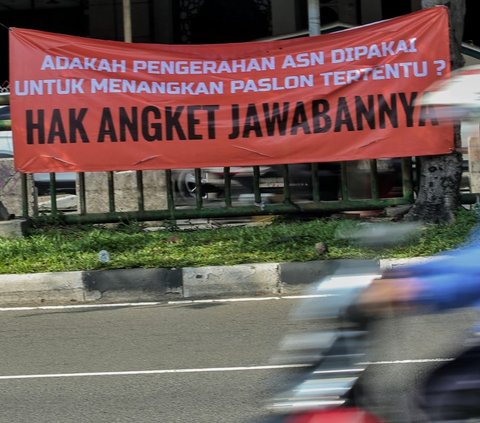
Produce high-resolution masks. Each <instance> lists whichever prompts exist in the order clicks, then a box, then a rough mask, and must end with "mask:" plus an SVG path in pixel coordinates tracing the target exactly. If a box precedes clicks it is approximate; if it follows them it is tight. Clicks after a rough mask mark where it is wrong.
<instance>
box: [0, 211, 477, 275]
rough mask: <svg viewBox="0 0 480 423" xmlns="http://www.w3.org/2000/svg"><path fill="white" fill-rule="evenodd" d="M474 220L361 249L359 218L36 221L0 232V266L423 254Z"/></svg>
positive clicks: (60, 267)
mask: <svg viewBox="0 0 480 423" xmlns="http://www.w3.org/2000/svg"><path fill="white" fill-rule="evenodd" d="M476 220H477V215H476V214H475V213H474V212H473V211H466V210H461V211H460V212H459V213H458V217H457V220H456V222H455V223H454V224H451V225H432V226H426V227H424V228H422V229H421V230H418V231H416V233H415V236H413V237H412V238H411V239H409V240H408V241H407V242H403V243H402V244H401V245H396V246H394V247H391V248H383V249H369V248H362V247H360V246H358V245H356V244H355V243H354V242H352V241H349V240H348V239H346V238H344V237H342V236H341V235H342V234H349V233H352V232H353V231H354V230H355V229H356V228H357V227H358V225H359V224H360V222H359V221H354V220H342V219H333V218H332V219H328V218H323V219H320V218H317V219H312V220H308V221H305V220H303V221H293V220H286V219H281V218H278V219H276V220H275V221H274V222H273V223H272V224H270V225H265V226H246V227H220V228H217V229H203V230H200V229H191V230H178V229H176V230H175V229H172V228H168V227H165V228H164V229H163V230H159V231H155V232H150V231H145V230H144V227H143V226H142V225H139V224H130V225H119V226H117V227H99V226H88V227H85V226H82V227H80V226H78V227H77V226H74V227H72V226H68V227H56V228H36V229H32V230H31V233H30V234H29V235H28V236H26V237H25V238H22V239H0V273H32V272H59V271H71V270H93V269H118V268H133V267H166V268H172V267H185V266H192V267H196V266H208V265H232V264H241V263H260V262H289V261H309V260H318V259H340V258H365V259H366V258H381V257H388V258H405V257H418V256H428V255H432V254H436V253H438V252H441V251H444V250H447V249H450V248H454V247H455V246H457V245H459V244H461V243H462V242H464V240H465V239H466V237H467V235H468V233H469V232H470V230H471V229H472V228H473V227H474V225H475V223H476ZM319 242H322V243H324V244H325V245H326V246H327V252H326V253H324V254H322V255H319V253H318V252H317V250H316V248H315V244H316V243H319ZM101 250H106V251H108V253H109V255H110V261H109V262H108V263H101V262H100V261H99V256H98V254H99V252H100V251H101Z"/></svg>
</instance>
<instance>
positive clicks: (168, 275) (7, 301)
mask: <svg viewBox="0 0 480 423" xmlns="http://www.w3.org/2000/svg"><path fill="white" fill-rule="evenodd" d="M425 260H427V258H412V259H403V260H376V261H370V262H369V263H370V264H373V265H375V266H376V267H378V268H379V270H381V269H387V268H392V267H396V266H402V265H405V264H411V263H416V262H421V261H425ZM347 261H348V262H350V263H354V264H355V263H358V261H353V260H347ZM345 262H346V261H345V260H319V261H310V262H305V263H256V264H241V265H235V266H207V267H199V268H193V267H188V268H183V269H118V270H97V271H79V272H59V273H34V274H20V275H0V306H24V305H52V304H89V303H114V302H125V301H128V302H137V301H168V300H181V299H194V298H202V297H210V298H213V297H225V296H262V295H295V294H301V293H304V292H305V290H306V289H307V288H308V286H309V285H311V284H312V283H314V282H316V281H318V280H319V279H320V278H322V277H325V276H326V275H328V274H331V273H332V272H333V270H334V269H335V268H336V267H337V266H339V265H340V264H342V263H345Z"/></svg>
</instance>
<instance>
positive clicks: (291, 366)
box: [0, 358, 454, 381]
mask: <svg viewBox="0 0 480 423" xmlns="http://www.w3.org/2000/svg"><path fill="white" fill-rule="evenodd" d="M452 360H454V359H453V358H422V359H412V360H394V361H373V362H366V363H359V364H361V365H377V364H416V363H430V362H446V361H452ZM302 367H309V365H308V364H283V365H267V366H242V367H210V368H208V367H207V368H199V369H164V370H131V371H124V372H87V373H46V374H30V375H5V376H0V381H1V380H15V379H17V380H18V379H51V378H70V377H104V376H142V375H162V374H178V373H215V372H238V371H257V370H282V369H295V368H302ZM320 372H321V371H320ZM320 372H319V371H317V372H316V373H320ZM321 373H323V372H321ZM325 373H326V372H325Z"/></svg>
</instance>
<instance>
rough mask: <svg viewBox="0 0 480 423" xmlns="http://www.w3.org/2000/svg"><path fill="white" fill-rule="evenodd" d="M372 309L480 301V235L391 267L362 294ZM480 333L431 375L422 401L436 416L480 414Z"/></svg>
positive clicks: (467, 304) (438, 418) (431, 415)
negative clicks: (423, 259)
mask: <svg viewBox="0 0 480 423" xmlns="http://www.w3.org/2000/svg"><path fill="white" fill-rule="evenodd" d="M359 305H360V307H361V308H362V309H363V310H364V311H365V312H367V313H368V314H372V313H373V314H376V313H381V312H382V311H384V310H386V309H391V308H392V307H393V308H394V309H398V310H403V309H411V308H417V307H426V308H428V309H429V310H432V311H444V310H450V309H455V308H462V307H470V306H476V305H480V240H479V239H477V240H474V241H473V242H471V243H470V244H468V245H466V246H463V247H461V248H458V249H456V250H452V251H449V252H447V253H444V254H441V255H438V256H435V257H434V258H432V260H428V261H426V262H423V263H419V264H415V265H410V266H404V267H402V268H400V269H397V270H395V269H394V270H392V271H388V272H385V274H384V275H383V276H382V278H380V279H377V280H376V281H374V282H373V283H372V285H371V286H370V287H369V288H368V289H367V290H366V291H365V292H364V293H362V295H361V296H360V298H359ZM479 334H480V325H479V328H474V336H472V337H471V338H470V340H469V341H470V343H471V345H470V346H469V347H468V348H467V349H466V350H465V351H464V352H462V353H461V354H460V355H459V356H457V357H456V359H455V360H453V361H451V362H448V363H447V364H445V365H443V366H441V367H439V368H437V369H436V370H434V371H433V372H432V373H431V374H430V376H429V377H428V378H427V380H426V383H425V384H424V388H423V390H422V394H421V397H420V399H419V406H420V407H421V408H422V409H423V410H424V411H425V413H426V414H427V415H428V416H429V418H430V419H431V420H432V421H446V420H449V421H453V420H459V419H465V418H467V417H472V416H474V417H478V416H480V405H479V401H478V398H480V339H479V340H478V341H477V339H478V338H480V336H479Z"/></svg>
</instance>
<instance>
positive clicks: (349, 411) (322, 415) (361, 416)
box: [285, 407, 383, 423]
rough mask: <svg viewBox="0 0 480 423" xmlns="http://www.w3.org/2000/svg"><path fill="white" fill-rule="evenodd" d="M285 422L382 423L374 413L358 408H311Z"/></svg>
mask: <svg viewBox="0 0 480 423" xmlns="http://www.w3.org/2000/svg"><path fill="white" fill-rule="evenodd" d="M285 423H383V422H382V420H380V419H379V418H377V417H375V416H374V415H372V414H370V413H367V412H366V411H364V410H361V409H359V408H354V407H352V408H339V409H335V410H311V411H306V412H304V413H301V414H297V415H295V416H290V417H288V418H287V419H286V420H285Z"/></svg>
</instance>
